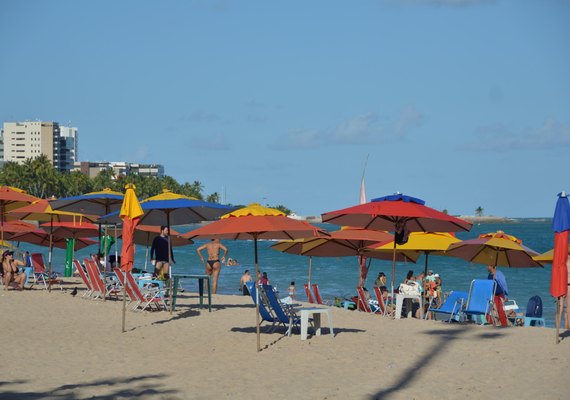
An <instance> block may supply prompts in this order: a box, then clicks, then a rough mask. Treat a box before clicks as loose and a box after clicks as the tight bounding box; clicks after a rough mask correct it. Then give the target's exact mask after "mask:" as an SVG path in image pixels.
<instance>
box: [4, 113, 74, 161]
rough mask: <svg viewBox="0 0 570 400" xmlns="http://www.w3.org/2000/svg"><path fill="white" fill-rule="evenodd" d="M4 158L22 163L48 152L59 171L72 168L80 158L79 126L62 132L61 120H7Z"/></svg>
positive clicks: (47, 154)
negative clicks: (78, 156)
mask: <svg viewBox="0 0 570 400" xmlns="http://www.w3.org/2000/svg"><path fill="white" fill-rule="evenodd" d="M3 145H4V154H3V160H4V161H12V162H17V163H19V164H22V163H23V162H24V161H25V160H26V159H28V158H36V157H39V156H40V155H42V154H44V155H45V156H46V157H47V158H48V159H49V160H50V161H51V162H52V164H53V166H54V168H55V169H57V170H58V171H69V170H71V169H72V168H73V163H74V162H75V161H76V157H77V128H71V127H66V131H65V132H64V135H63V136H62V134H61V129H60V126H59V124H58V123H57V122H43V121H24V122H4V129H3Z"/></svg>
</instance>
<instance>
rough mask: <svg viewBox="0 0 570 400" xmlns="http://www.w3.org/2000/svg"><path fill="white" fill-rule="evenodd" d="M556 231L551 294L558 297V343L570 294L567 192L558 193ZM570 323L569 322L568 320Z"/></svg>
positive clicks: (553, 228) (553, 221)
mask: <svg viewBox="0 0 570 400" xmlns="http://www.w3.org/2000/svg"><path fill="white" fill-rule="evenodd" d="M552 230H553V231H554V255H553V258H552V276H551V278H550V294H551V295H552V297H554V298H556V343H559V342H560V336H559V330H560V321H561V318H562V310H563V309H564V304H563V300H564V297H566V296H567V295H568V264H567V263H568V232H570V203H569V202H568V197H567V196H566V193H565V192H562V193H559V194H558V201H557V202H556V208H555V209H554V218H553V219H552ZM567 317H568V314H567ZM567 323H568V322H567Z"/></svg>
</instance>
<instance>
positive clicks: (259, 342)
mask: <svg viewBox="0 0 570 400" xmlns="http://www.w3.org/2000/svg"><path fill="white" fill-rule="evenodd" d="M253 249H254V252H255V280H256V282H255V284H256V285H257V290H256V291H255V293H256V295H255V296H256V297H257V299H256V300H255V331H256V334H257V352H258V353H259V352H260V351H261V334H260V332H259V290H260V289H261V281H260V280H259V264H258V262H257V234H256V235H255V236H254V237H253Z"/></svg>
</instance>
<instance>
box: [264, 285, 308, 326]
mask: <svg viewBox="0 0 570 400" xmlns="http://www.w3.org/2000/svg"><path fill="white" fill-rule="evenodd" d="M263 294H264V296H265V298H266V299H267V301H268V302H269V306H270V307H271V310H272V311H273V314H274V315H275V317H276V319H277V321H276V322H278V323H279V324H281V325H283V326H285V327H287V336H291V331H292V329H293V327H294V326H298V327H299V328H300V327H301V318H300V317H299V316H297V314H295V312H294V311H293V309H292V308H284V307H283V305H282V304H281V302H280V301H279V299H278V298H277V296H276V295H275V291H274V290H273V286H271V285H263Z"/></svg>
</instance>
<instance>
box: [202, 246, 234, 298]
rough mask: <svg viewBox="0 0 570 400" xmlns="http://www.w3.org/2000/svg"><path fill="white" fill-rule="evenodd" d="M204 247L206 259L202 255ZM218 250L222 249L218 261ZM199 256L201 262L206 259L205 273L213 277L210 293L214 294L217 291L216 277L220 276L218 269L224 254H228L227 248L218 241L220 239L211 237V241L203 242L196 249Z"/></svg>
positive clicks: (223, 259)
mask: <svg viewBox="0 0 570 400" xmlns="http://www.w3.org/2000/svg"><path fill="white" fill-rule="evenodd" d="M204 249H206V251H207V252H208V260H204V256H203V255H202V250H204ZM220 250H223V251H224V254H223V255H222V258H221V262H220ZM196 251H197V252H198V255H199V256H200V260H202V263H204V261H206V275H211V276H212V278H213V282H212V293H214V294H216V292H217V291H218V277H219V276H220V270H221V268H222V264H221V263H223V262H225V261H226V255H227V254H228V249H227V247H226V246H224V245H223V244H221V243H220V239H212V241H210V242H208V243H206V244H203V245H202V246H200V247H198V249H197V250H196Z"/></svg>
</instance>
